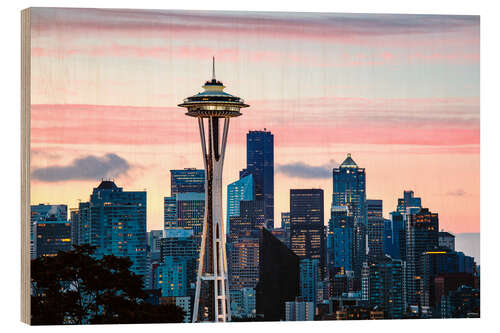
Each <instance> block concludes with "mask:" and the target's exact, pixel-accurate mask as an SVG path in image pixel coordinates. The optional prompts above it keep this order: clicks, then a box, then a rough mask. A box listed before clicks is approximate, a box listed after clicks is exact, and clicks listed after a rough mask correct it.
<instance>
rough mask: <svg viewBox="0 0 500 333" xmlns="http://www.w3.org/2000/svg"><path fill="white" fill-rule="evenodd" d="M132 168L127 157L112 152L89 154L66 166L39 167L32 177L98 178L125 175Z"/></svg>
mask: <svg viewBox="0 0 500 333" xmlns="http://www.w3.org/2000/svg"><path fill="white" fill-rule="evenodd" d="M130 168H131V165H130V164H129V163H128V162H127V161H126V160H125V159H123V158H122V157H120V156H118V155H116V154H113V153H110V154H106V155H105V156H102V157H98V156H93V155H89V156H85V157H81V158H76V159H75V160H73V162H72V163H71V164H69V165H66V166H49V167H45V168H37V169H34V170H33V171H32V172H31V177H32V179H36V180H39V181H43V182H60V181H68V180H96V179H99V178H115V177H118V176H121V175H124V174H126V173H127V171H128V170H130Z"/></svg>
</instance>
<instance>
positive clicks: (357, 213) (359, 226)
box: [332, 154, 366, 278]
mask: <svg viewBox="0 0 500 333" xmlns="http://www.w3.org/2000/svg"><path fill="white" fill-rule="evenodd" d="M365 204H366V174H365V169H364V168H360V167H358V165H357V164H356V162H354V160H353V159H352V157H351V154H347V158H346V159H345V160H344V162H342V164H341V165H340V166H339V167H338V168H335V169H333V195H332V207H334V206H347V207H349V212H350V213H351V214H352V215H353V216H354V241H353V243H354V254H353V258H354V263H353V265H354V272H355V276H356V278H359V277H360V274H361V266H362V263H363V261H364V260H365V256H366V206H365Z"/></svg>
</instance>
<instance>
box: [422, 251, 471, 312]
mask: <svg viewBox="0 0 500 333" xmlns="http://www.w3.org/2000/svg"><path fill="white" fill-rule="evenodd" d="M421 260H422V271H423V276H422V279H421V280H422V283H421V290H420V295H421V296H420V303H421V304H422V305H423V306H429V307H431V308H433V307H435V306H436V305H437V303H435V301H436V297H435V294H436V292H435V284H434V282H435V278H436V277H437V276H441V275H449V274H456V273H463V274H469V276H470V280H471V284H469V286H470V287H473V285H472V281H473V280H472V274H473V272H474V258H472V257H469V256H466V255H464V254H463V253H462V252H455V251H452V250H449V249H446V248H436V249H433V250H430V251H425V252H424V253H423V254H422V258H421Z"/></svg>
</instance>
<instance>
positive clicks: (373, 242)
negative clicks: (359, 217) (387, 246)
mask: <svg viewBox="0 0 500 333" xmlns="http://www.w3.org/2000/svg"><path fill="white" fill-rule="evenodd" d="M366 211H367V216H366V221H367V224H368V225H367V228H368V253H369V254H370V255H371V256H376V257H379V256H382V255H383V254H384V228H385V221H384V217H383V209H382V200H370V199H369V200H366Z"/></svg>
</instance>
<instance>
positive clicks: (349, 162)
mask: <svg viewBox="0 0 500 333" xmlns="http://www.w3.org/2000/svg"><path fill="white" fill-rule="evenodd" d="M340 167H341V168H357V167H358V165H357V164H356V162H354V160H353V159H352V158H351V154H350V153H347V157H346V159H345V160H344V162H342V164H341V165H340Z"/></svg>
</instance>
